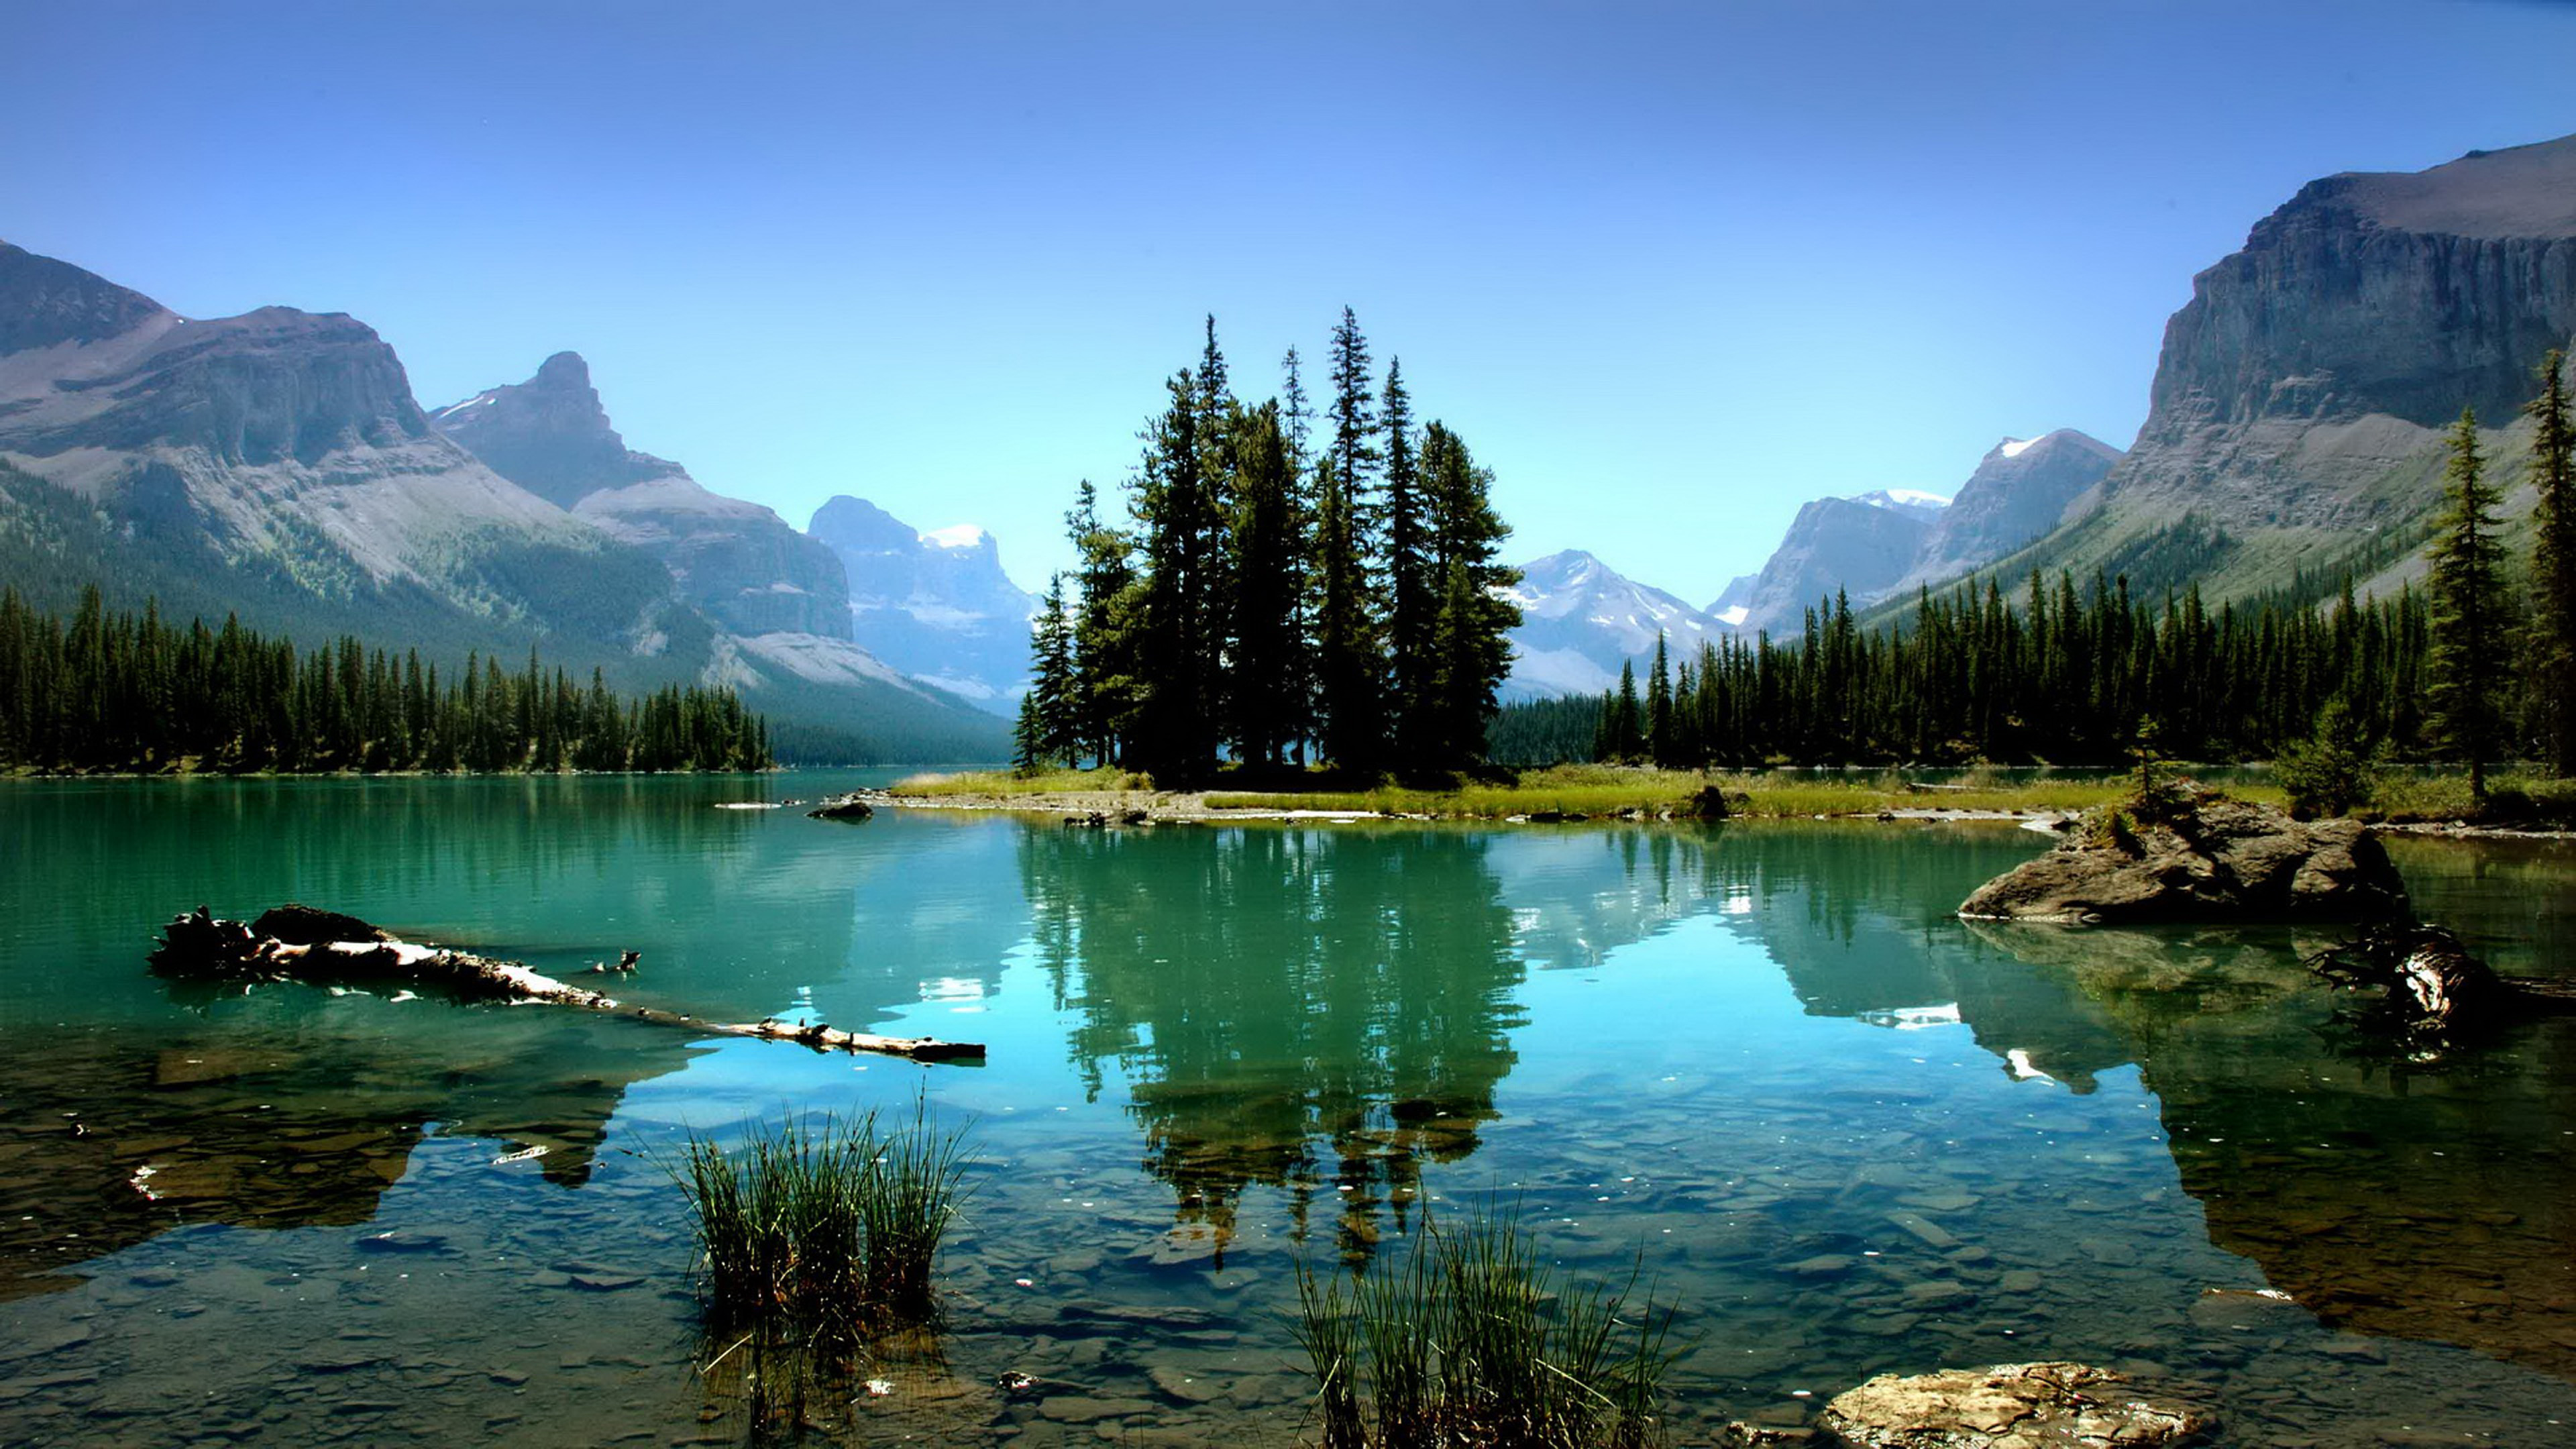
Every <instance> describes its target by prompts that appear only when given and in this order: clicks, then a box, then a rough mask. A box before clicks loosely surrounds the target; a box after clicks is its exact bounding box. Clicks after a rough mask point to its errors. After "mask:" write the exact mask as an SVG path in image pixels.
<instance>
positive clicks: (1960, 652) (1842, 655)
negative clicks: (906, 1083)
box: [1491, 352, 2576, 796]
mask: <svg viewBox="0 0 2576 1449" xmlns="http://www.w3.org/2000/svg"><path fill="white" fill-rule="evenodd" d="M2564 362H2565V360H2564V358H2563V356H2562V355H2561V354H2560V353H2557V352H2552V353H2550V354H2549V356H2548V358H2547V359H2546V360H2545V361H2544V362H2543V363H2542V365H2541V367H2540V369H2539V382H2540V390H2539V393H2538V395H2537V396H2536V397H2535V398H2534V399H2533V400H2532V402H2531V403H2530V404H2529V406H2528V407H2527V409H2526V411H2527V412H2528V413H2529V415H2530V416H2531V417H2532V419H2533V423H2534V430H2533V440H2532V455H2531V462H2530V470H2531V471H2530V477H2531V481H2532V482H2533V484H2534V486H2535V489H2536V492H2537V507H2536V512H2535V515H2534V544H2533V551H2532V556H2531V559H2530V561H2529V567H2528V573H2527V577H2526V578H2524V579H2522V580H2517V579H2516V577H2515V572H2516V571H2515V569H2514V568H2513V566H2512V563H2513V561H2512V560H2510V559H2509V558H2508V557H2507V556H2506V550H2505V548H2504V546H2503V544H2502V542H2501V532H2502V530H2501V526H2500V524H2499V521H2498V516H2497V510H2498V506H2499V503H2500V490H2499V489H2498V488H2497V487H2496V486H2495V485H2494V484H2493V483H2492V482H2491V481H2490V480H2489V479H2488V477H2487V466H2486V459H2485V456H2484V454H2483V453H2482V452H2481V450H2480V445H2479V440H2478V425H2477V418H2476V415H2475V414H2474V413H2472V412H2468V411H2463V413H2462V414H2461V418H2460V421H2459V423H2458V424H2457V425H2456V426H2455V427H2453V428H2452V429H2451V430H2450V432H2449V434H2448V437H2447V445H2448V449H2449V452H2450V460H2449V465H2448V468H2447V469H2446V474H2445V477H2446V482H2445V490H2444V507H2443V510H2442V512H2441V515H2440V517H2439V519H2438V521H2437V523H2436V524H2435V528H2434V532H2433V536H2432V547H2431V549H2430V551H2429V556H2430V565H2431V567H2430V571H2429V575H2428V577H2427V579H2426V587H2425V588H2424V589H2423V590H2421V591H2418V590H2416V589H2414V588H2413V587H2411V586H2409V587H2405V588H2401V589H2400V590H2399V591H2398V592H2397V593H2396V594H2395V595H2393V596H2387V597H2382V598H2379V599H2375V600H2371V601H2368V602H2360V601H2357V600H2356V599H2355V598H2354V596H2353V590H2352V586H2351V583H2350V580H2349V578H2347V580H2346V582H2345V585H2344V588H2343V590H2342V595H2341V597H2340V598H2338V599H2337V600H2335V601H2334V602H2333V603H2332V604H2331V605H2329V606H2327V607H2324V608H2310V607H2299V606H2294V605H2291V604H2287V603H2284V602H2279V601H2256V602H2253V603H2250V604H2248V605H2246V606H2244V607H2238V606H2235V605H2224V606H2221V607H2220V608H2218V609H2217V610H2215V611H2213V610H2211V609H2209V608H2207V607H2205V606H2204V604H2203V603H2202V600H2201V598H2200V593H2199V590H2198V588H2197V587H2193V588H2189V589H2185V590H2183V591H2181V592H2179V593H2174V592H2167V593H2165V594H2164V595H2162V596H2161V597H2160V598H2156V599H2139V598H2133V597H2132V596H2131V594H2130V590H2129V586H2128V581H2127V579H2126V578H2125V577H2111V578H2105V577H2103V576H2102V575H2100V574H2098V573H2097V574H2096V575H2094V576H2093V578H2092V579H2091V580H2090V582H2089V583H2088V584H2087V585H2086V586H2084V587H2082V588H2079V587H2078V586H2077V584H2076V582H2075V580H2074V578H2073V577H2072V576H2071V575H2068V574H2065V573H2060V574H2059V575H2058V576H2057V578H2056V579H2054V580H2053V581H2052V580H2049V579H2046V578H2044V577H2043V576H2042V575H2040V574H2039V573H2037V572H2034V573H2033V574H2032V575H2031V576H2030V579H2029V581H2028V584H2027V587H2026V588H2025V589H2023V590H2021V591H2019V593H2018V597H2017V598H2016V597H2013V596H2009V595H2007V594H2006V593H2005V592H2004V591H2003V590H2002V589H2001V588H1999V587H1998V586H1997V585H1996V584H1994V583H1993V582H1991V581H1990V582H1988V583H1987V585H1986V586H1985V588H1984V589H1983V590H1982V591H1979V590H1974V589H1962V590H1960V591H1958V592H1956V593H1954V594H1952V595H1949V596H1947V597H1938V598H1936V597H1935V596H1934V595H1933V594H1931V593H1930V592H1929V591H1928V590H1925V591H1919V592H1918V594H1917V597H1916V603H1915V608H1914V610H1913V613H1912V617H1911V618H1910V619H1907V620H1904V621H1902V622H1900V623H1898V624H1895V625H1891V626H1888V627H1884V628H1880V629H1875V630H1870V631H1863V630H1861V629H1860V628H1859V627H1858V626H1857V625H1856V624H1855V622H1854V620H1853V617H1852V611H1851V607H1850V605H1849V603H1848V601H1847V600H1846V599H1844V598H1843V597H1841V596H1840V595H1837V596H1836V597H1835V598H1834V599H1832V600H1829V601H1823V602H1820V603H1819V604H1818V605H1817V606H1816V607H1814V608H1810V609H1809V610H1807V611H1806V616H1805V620H1804V628H1803V629H1802V631H1801V633H1800V634H1799V636H1798V638H1797V639H1795V640H1794V641H1785V642H1784V641H1775V640H1774V639H1772V638H1771V637H1770V635H1769V634H1767V633H1765V634H1763V635H1761V636H1759V637H1757V638H1755V639H1751V640H1745V639H1739V638H1729V639H1723V640H1705V641H1702V642H1701V644H1700V645H1699V648H1698V649H1697V651H1696V652H1694V653H1689V654H1686V655H1685V656H1684V657H1682V658H1681V659H1679V660H1675V659H1673V658H1672V657H1671V656H1670V654H1669V652H1668V649H1667V644H1666V642H1665V641H1663V640H1658V641H1657V643H1656V647H1655V657H1654V661H1653V663H1652V664H1651V665H1650V666H1649V667H1648V669H1647V671H1646V678H1645V680H1644V681H1643V682H1642V684H1641V683H1640V681H1639V680H1638V679H1637V677H1636V671H1635V669H1634V667H1633V666H1622V669H1621V677H1620V682H1619V685H1618V687H1617V688H1615V689H1613V690H1610V691H1606V692H1605V693H1604V694H1603V695H1602V696H1601V697H1600V698H1599V699H1597V700H1592V699H1577V700H1549V701H1540V702H1536V703H1531V704H1525V705H1514V706H1511V707H1510V708H1507V709H1505V710H1503V711H1502V712H1501V713H1500V715H1499V716H1498V717H1497V718H1496V720H1495V723H1494V728H1493V733H1492V740H1491V749H1492V752H1493V756H1494V758H1496V759H1498V760H1505V761H1510V762H1513V763H1523V764H1535V763H1545V762H1550V761H1558V760H1570V759H1593V760H1616V761H1636V762H1651V763H1654V764H1659V765H1664V766H1668V767H1673V768H1686V769H1687V768H1705V767H1711V766H1718V767H1730V768H1741V767H1748V766H1758V765H1764V764H1790V765H1841V764H1861V763H1874V762H1881V763H1892V762H1897V761H1918V762H1926V763H1941V762H1966V761H1971V760H1993V761H2025V760H2047V761H2057V762H2093V763H2107V762H2111V761H2114V760H2118V759H2120V758H2122V757H2123V756H2124V755H2126V754H2127V753H2128V752H2129V751H2131V750H2133V749H2134V748H2136V747H2137V746H2138V744H2139V742H2140V740H2141V738H2142V736H2143V737H2148V738H2151V739H2152V742H2153V745H2154V747H2155V748H2156V749H2157V750H2159V751H2161V752H2163V753H2166V754H2171V755H2176V756H2181V757H2186V758H2192V759H2202V760H2246V759H2273V758H2278V757H2281V756H2283V755H2285V754H2294V753H2296V752H2298V751H2300V750H2302V749H2311V748H2315V747H2317V746H2318V745H2319V744H2321V743H2330V744H2331V745H2332V746H2333V747H2334V748H2336V749H2338V750H2342V751H2345V752H2360V753H2363V754H2373V755H2376V754H2393V755H2398V756H2404V757H2409V758H2418V759H2440V758H2449V759H2458V760H2464V761H2466V762H2467V764H2468V765H2469V769H2470V776H2471V790H2472V793H2473V794H2478V795H2481V796H2482V795H2483V793H2484V789H2485V765H2486V764H2487V763H2488V762H2489V761H2491V760H2493V759H2495V758H2496V757H2497V756H2498V755H2499V754H2500V753H2504V752H2507V751H2517V752H2528V753H2529V754H2530V755H2531V756H2532V757H2534V758H2536V759H2539V760H2541V761H2543V762H2545V763H2546V764H2547V765H2548V766H2549V767H2551V768H2552V769H2553V770H2554V771H2555V772H2556V773H2558V774H2561V775H2569V774H2576V497H2571V491H2570V484H2571V481H2576V464H2571V455H2576V446H2571V424H2570V417H2569V412H2568V402H2567V393H2566V386H2565V366H2564ZM2526 592H2527V593H2528V605H2527V607H2526V604H2525V601H2524V598H2523V595H2524V594H2525V593H2526ZM2328 737H2331V739H2330V740H2329V739H2328Z"/></svg>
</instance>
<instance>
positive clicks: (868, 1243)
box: [672, 1099, 965, 1349]
mask: <svg viewBox="0 0 2576 1449" xmlns="http://www.w3.org/2000/svg"><path fill="white" fill-rule="evenodd" d="M927 1111H928V1109H927V1106H926V1104H924V1103H923V1102H922V1101H921V1100H919V1099H915V1101H914V1104H913V1110H912V1116H911V1119H910V1121H909V1122H903V1123H898V1124H897V1125H896V1126H895V1127H894V1128H892V1129H887V1128H884V1127H881V1126H880V1125H879V1119H878V1114H877V1113H876V1112H875V1111H874V1110H870V1111H868V1112H865V1113H862V1114H860V1115H858V1116H856V1117H852V1118H846V1119H845V1118H841V1117H838V1116H835V1115H833V1114H831V1113H817V1114H807V1115H804V1116H796V1115H790V1116H788V1117H787V1118H785V1119H784V1120H782V1121H780V1122H778V1123H775V1124H771V1125H765V1126H756V1127H754V1128H752V1129H751V1130H750V1131H748V1132H747V1133H745V1134H744V1136H743V1138H742V1139H741V1140H740V1141H739V1142H737V1143H735V1144H734V1145H732V1146H730V1147H728V1146H726V1145H724V1144H723V1143H721V1142H719V1141H717V1140H716V1139H714V1138H712V1137H703V1136H700V1135H698V1134H697V1133H695V1132H692V1133H690V1134H689V1138H688V1142H687V1144H686V1145H685V1146H684V1147H683V1148H682V1150H681V1153H680V1158H679V1161H678V1162H677V1163H675V1164H672V1176H673V1177H674V1178H675V1179H676V1180H677V1181H678V1183H679V1185H680V1189H681V1191H682V1192H683V1193H684V1194H685V1195H686V1196H687V1198H688V1205H689V1214H690V1226H691V1228H692V1230H693V1232H694V1233H695V1236H696V1239H697V1246H698V1252H699V1257H700V1265H701V1273H702V1276H703V1283H702V1296H703V1298H704V1300H705V1302H706V1306H707V1315H708V1319H709V1322H710V1326H711V1327H713V1328H715V1329H717V1330H718V1331H720V1332H730V1331H732V1330H735V1329H746V1330H754V1331H765V1330H773V1329H785V1330H787V1331H788V1332H789V1333H790V1334H791V1335H792V1336H793V1337H796V1338H801V1339H806V1340H810V1341H812V1342H814V1343H816V1344H818V1345H822V1346H825V1347H829V1348H833V1349H845V1348H849V1347H852V1346H855V1345H857V1344H858V1343H860V1342H862V1341H864V1340H865V1339H866V1338H868V1337H870V1336H872V1335H874V1334H878V1333H881V1332H884V1331H887V1330H889V1329H892V1328H897V1327H901V1326H904V1325H908V1324H919V1323H927V1322H931V1321H934V1320H935V1319H936V1318H937V1316H938V1299H937V1296H936V1294H935V1292H934V1291H933V1287H932V1283H931V1265H932V1260H933V1259H934V1258H936V1257H937V1255H938V1252H939V1243H940V1240H941V1238H942V1237H944V1236H945V1235H946V1233H947V1231H948V1225H949V1223H950V1222H951V1221H952V1220H954V1219H955V1217H956V1215H957V1210H958V1206H959V1201H960V1197H961V1182H960V1179H961V1177H962V1175H963V1172H964V1166H965V1164H964V1156H963V1151H962V1142H963V1134H962V1132H961V1131H946V1132H942V1131H936V1130H933V1129H932V1128H931V1126H930V1125H929V1122H928V1120H927Z"/></svg>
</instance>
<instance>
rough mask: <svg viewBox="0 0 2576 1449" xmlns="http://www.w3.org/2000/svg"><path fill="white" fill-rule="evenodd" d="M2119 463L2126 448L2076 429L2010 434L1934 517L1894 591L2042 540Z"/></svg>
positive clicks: (1937, 580) (1942, 579)
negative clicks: (2024, 435) (2019, 435)
mask: <svg viewBox="0 0 2576 1449" xmlns="http://www.w3.org/2000/svg"><path fill="white" fill-rule="evenodd" d="M2119 461H2120V450H2119V449H2117V448H2114V447H2112V446H2111V445H2110V444H2108V443H2105V442H2103V441H2102V440H2100V439H2099V438H2095V437H2091V436H2089V435H2087V434H2085V433H2082V432H2078V431H2077V430H2075V429H2073V428H2059V429H2057V430H2056V431H2054V432H2047V433H2042V434H2040V435H2039V436H2037V437H2035V438H2005V439H2004V440H2003V441H2002V442H1999V443H1997V444H1995V445H1994V446H1993V447H1992V448H1989V449H1987V450H1986V456H1985V457H1984V458H1982V459H1980V460H1979V461H1978V463H1977V471H1976V472H1974V473H1971V474H1969V475H1968V481H1967V482H1966V483H1964V484H1961V485H1960V487H1959V495H1958V497H1957V498H1956V499H1954V500H1953V501H1952V502H1951V504H1950V506H1949V507H1948V508H1946V509H1943V510H1942V511H1941V514H1940V516H1939V517H1938V518H1936V519H1934V520H1933V524H1932V531H1931V534H1930V535H1929V536H1928V537H1927V538H1926V539H1925V540H1924V543H1923V552H1922V553H1921V555H1919V556H1918V557H1917V558H1916V560H1915V563H1914V567H1913V569H1912V570H1911V571H1909V572H1908V573H1907V574H1906V575H1905V577H1904V578H1903V579H1902V580H1901V581H1899V582H1898V584H1897V585H1896V587H1895V588H1893V589H1890V590H1889V591H1888V592H1889V593H1891V594H1893V593H1898V592H1902V591H1904V590H1907V589H1911V588H1913V587H1915V586H1916V585H1918V584H1921V585H1938V584H1942V583H1946V582H1948V581H1950V580H1951V579H1955V578H1958V577H1959V576H1961V575H1962V574H1966V573H1969V572H1972V571H1974V570H1976V569H1978V568H1981V567H1983V566H1984V565H1986V564H1989V563H1992V562H1994V561H1995V560H1997V559H1999V558H2002V557H2003V556H2005V555H2006V554H2009V553H2011V552H2012V551H2013V550H2015V549H2018V548H2020V547H2021V546H2022V545H2024V544H2026V543H2029V542H2030V541H2031V540H2033V539H2035V538H2038V537H2039V536H2040V535H2042V534H2044V533H2046V532H2048V531H2049V530H2050V529H2052V528H2055V527H2056V526H2057V524H2058V520H2059V519H2061V518H2062V517H2064V516H2065V513H2066V510H2067V509H2068V507H2070V506H2071V505H2072V504H2073V503H2074V502H2075V500H2076V499H2078V498H2080V497H2082V496H2084V494H2085V493H2087V492H2088V491H2090V490H2091V489H2092V488H2093V487H2094V486H2095V485H2097V484H2099V483H2100V482H2101V481H2102V477H2103V475H2104V474H2106V473H2108V472H2110V471H2111V465H2112V464H2114V463H2117V462H2119Z"/></svg>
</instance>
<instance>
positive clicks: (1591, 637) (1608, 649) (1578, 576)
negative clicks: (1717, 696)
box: [1502, 549, 1725, 699]
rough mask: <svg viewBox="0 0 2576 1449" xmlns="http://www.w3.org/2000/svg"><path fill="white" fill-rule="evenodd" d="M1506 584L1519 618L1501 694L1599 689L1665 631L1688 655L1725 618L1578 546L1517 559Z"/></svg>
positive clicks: (1649, 654)
mask: <svg viewBox="0 0 2576 1449" xmlns="http://www.w3.org/2000/svg"><path fill="white" fill-rule="evenodd" d="M1520 570H1521V581H1520V583H1519V584H1518V585H1516V586H1514V587H1513V588H1512V589H1511V590H1510V596H1511V600H1512V602H1513V603H1516V604H1518V605H1520V608H1521V625H1520V627H1519V628H1517V629H1514V630H1513V631H1512V632H1511V643H1512V672H1511V675H1510V677H1509V678H1507V679H1505V680H1504V681H1503V690H1502V693H1503V697H1504V698H1505V699H1545V698H1548V697H1551V696H1555V695H1563V694H1598V693H1600V692H1601V691H1603V690H1605V689H1610V688H1613V687H1615V686H1616V685H1617V684H1618V682H1619V666H1620V665H1621V664H1622V663H1625V662H1630V661H1634V662H1635V663H1637V664H1638V665H1639V666H1640V668H1641V670H1642V667H1643V666H1644V665H1645V664H1646V663H1648V662H1649V661H1651V660H1652V659H1653V658H1654V654H1655V639H1656V636H1657V635H1658V634H1661V635H1663V636H1664V637H1665V638H1667V639H1668V640H1669V641H1670V642H1669V644H1668V646H1667V647H1668V648H1669V649H1670V650H1671V651H1672V654H1673V657H1674V658H1676V659H1683V658H1690V657H1694V656H1696V655H1697V654H1698V653H1699V646H1700V641H1701V640H1703V639H1714V638H1716V637H1718V636H1719V635H1720V634H1723V633H1724V632H1725V626H1724V625H1721V624H1720V623H1718V621H1717V620H1715V619H1712V618H1710V617H1709V616H1708V615H1707V614H1705V613H1702V612H1701V611H1700V610H1697V609H1694V608H1692V607H1691V606H1690V605H1688V604H1685V603H1683V602H1682V601H1681V600H1680V599H1678V598H1675V597H1674V596H1673V595H1671V594H1668V593H1665V592H1664V591H1663V590H1661V589H1657V588H1650V587H1648V586H1647V585H1644V584H1640V583H1637V582H1635V581H1634V580H1632V579H1628V578H1625V577H1622V576H1621V575H1620V574H1618V573H1616V572H1614V571H1613V570H1612V569H1611V568H1610V566H1609V565H1607V564H1604V563H1603V562H1601V560H1599V559H1597V558H1595V557H1593V556H1592V555H1591V554H1588V553H1584V552H1582V551H1581V550H1579V549H1568V550H1566V551H1565V552H1563V553H1552V554H1549V555H1548V556H1547V557H1545V558H1542V559H1533V560H1531V561H1530V562H1528V563H1525V564H1522V565H1521V566H1520Z"/></svg>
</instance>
